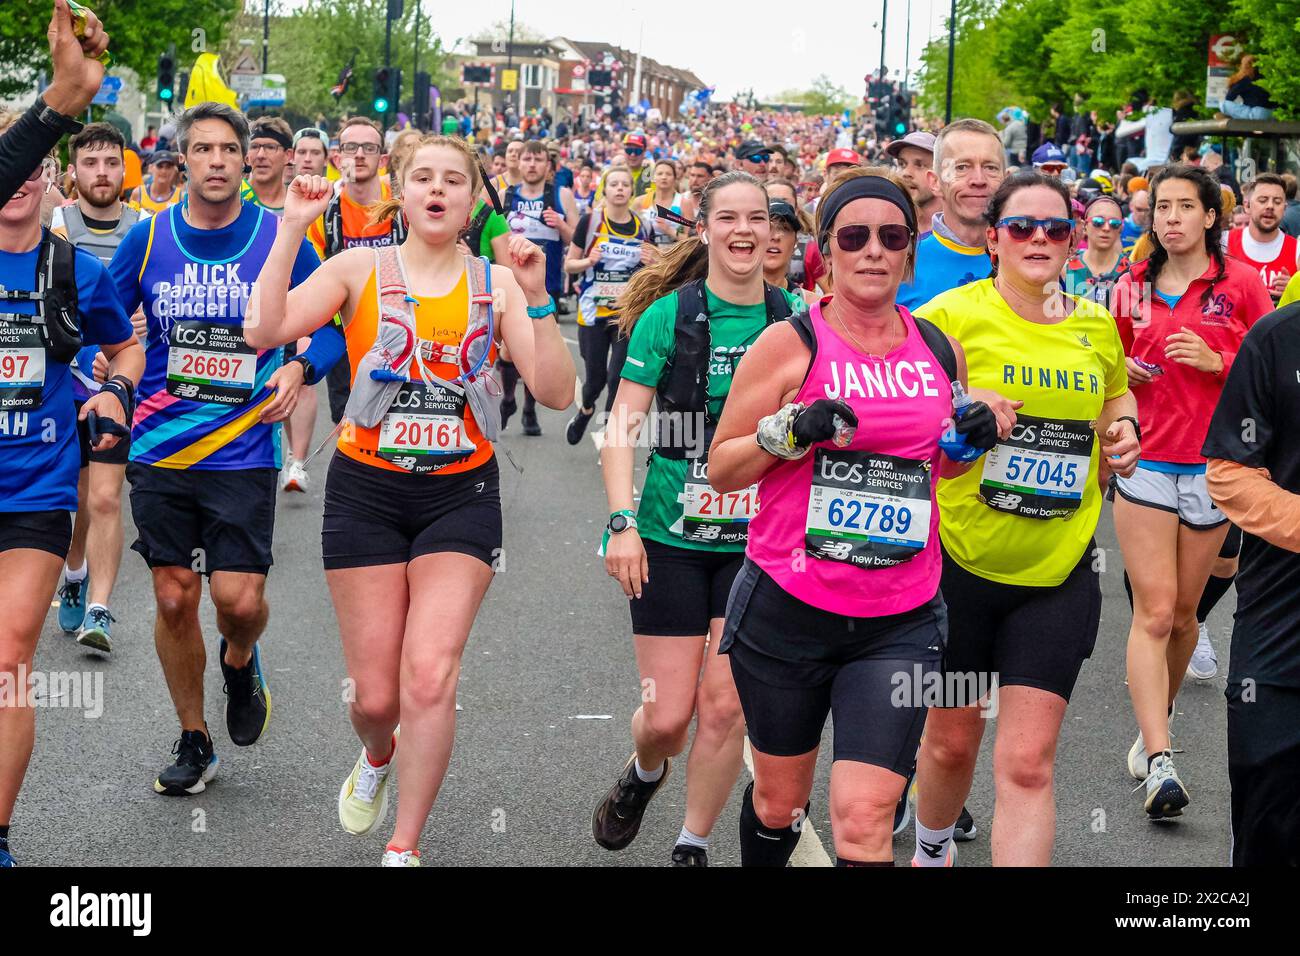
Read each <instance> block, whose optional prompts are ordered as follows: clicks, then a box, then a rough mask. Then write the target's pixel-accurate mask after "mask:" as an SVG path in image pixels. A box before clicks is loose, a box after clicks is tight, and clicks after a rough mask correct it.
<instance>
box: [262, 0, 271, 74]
mask: <svg viewBox="0 0 1300 956" xmlns="http://www.w3.org/2000/svg"><path fill="white" fill-rule="evenodd" d="M270 52H271V0H266V3H265V4H263V6H262V72H263V73H269V72H270V69H269V68H268V66H267V56H268V55H269V54H270Z"/></svg>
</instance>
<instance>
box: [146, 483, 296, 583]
mask: <svg viewBox="0 0 1300 956" xmlns="http://www.w3.org/2000/svg"><path fill="white" fill-rule="evenodd" d="M277 475H278V472H277V471H276V469H274V468H247V469H241V470H239V471H210V470H209V471H202V470H198V469H195V468H159V467H157V466H156V465H142V464H140V463H138V462H132V463H131V464H129V465H127V466H126V480H127V481H129V482H130V483H131V516H132V517H133V518H134V519H135V530H136V534H137V535H138V537H137V538H136V541H135V543H134V544H133V545H131V548H132V550H134V551H138V552H139V553H140V555H141V556H142V557H143V558H144V559H145V561H146V562H147V563H148V565H149V567H150V568H172V567H179V568H189V569H191V570H193V571H197V572H199V573H200V574H211V573H212V572H213V571H242V572H246V573H248V574H266V572H267V571H268V570H269V569H270V567H271V564H272V558H271V538H272V535H273V533H274V531H275V490H276V478H277Z"/></svg>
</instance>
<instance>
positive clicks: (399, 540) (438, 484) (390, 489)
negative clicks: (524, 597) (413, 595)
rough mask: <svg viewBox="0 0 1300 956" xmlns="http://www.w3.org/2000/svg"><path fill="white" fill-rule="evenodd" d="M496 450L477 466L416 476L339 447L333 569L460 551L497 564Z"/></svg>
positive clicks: (328, 549)
mask: <svg viewBox="0 0 1300 956" xmlns="http://www.w3.org/2000/svg"><path fill="white" fill-rule="evenodd" d="M501 541H502V529H501V475H500V471H499V470H498V468H497V460H496V456H495V455H494V456H493V457H491V458H489V459H488V460H487V461H486V462H484V463H483V464H482V465H480V466H479V467H478V468H475V469H473V470H472V471H464V472H459V473H458V474H454V475H443V474H437V473H434V474H428V475H412V474H408V473H406V472H399V471H389V470H387V469H385V468H376V467H374V466H373V465H365V464H362V463H361V462H359V461H354V460H353V459H351V458H349V457H348V456H347V455H344V454H342V453H341V452H340V453H336V454H335V455H334V458H333V460H332V461H331V462H330V467H329V474H328V475H327V476H326V478H325V518H324V521H323V523H322V526H321V552H322V554H323V555H324V558H325V570H326V571H335V570H339V569H341V568H367V567H375V566H378V565H381V564H407V563H409V562H410V561H413V560H415V559H416V558H418V557H420V555H422V554H439V553H443V552H454V553H458V554H468V555H470V556H471V557H475V558H478V559H479V560H480V561H482V562H483V563H484V564H486V565H488V566H489V567H492V568H496V567H497V563H498V561H499V558H500V556H501Z"/></svg>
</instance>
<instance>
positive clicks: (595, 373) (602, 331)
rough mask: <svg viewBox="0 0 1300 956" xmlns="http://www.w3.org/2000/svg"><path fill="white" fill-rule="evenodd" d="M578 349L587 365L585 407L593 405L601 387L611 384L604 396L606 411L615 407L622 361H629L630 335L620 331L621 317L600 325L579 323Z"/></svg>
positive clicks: (583, 382) (584, 389) (584, 377)
mask: <svg viewBox="0 0 1300 956" xmlns="http://www.w3.org/2000/svg"><path fill="white" fill-rule="evenodd" d="M578 351H579V352H580V353H581V354H582V360H583V362H585V363H586V366H587V371H586V374H585V375H584V376H583V379H582V407H583V408H591V409H594V408H595V407H596V399H598V398H600V392H601V389H603V388H605V387H606V385H608V386H609V392H608V394H606V396H605V411H607V412H608V411H609V410H610V409H611V408H613V407H614V396H615V394H617V392H618V383H619V382H620V381H621V380H622V377H623V363H624V362H626V361H627V337H626V336H624V335H620V334H619V331H618V319H616V318H611V319H607V320H606V321H604V322H602V323H601V324H600V325H580V326H578ZM579 411H581V409H579Z"/></svg>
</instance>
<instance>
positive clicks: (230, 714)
mask: <svg viewBox="0 0 1300 956" xmlns="http://www.w3.org/2000/svg"><path fill="white" fill-rule="evenodd" d="M221 674H222V676H223V677H225V679H226V730H227V731H228V732H229V733H230V740H231V742H232V743H234V744H235V746H237V747H247V746H249V745H250V744H255V743H257V740H258V738H259V737H261V736H262V734H263V733H265V732H266V725H267V724H268V723H270V721H271V688H270V687H269V686H267V683H266V676H265V675H264V674H263V673H262V649H261V645H260V644H254V645H253V657H252V659H251V660H250V661H249V662H248V663H247V664H246V665H245V666H243V667H240V668H234V667H231V666H230V665H229V664H227V663H226V639H225V638H224V637H223V638H222V639H221Z"/></svg>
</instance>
